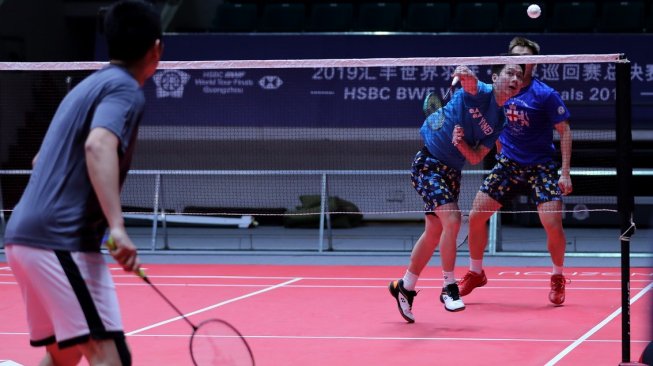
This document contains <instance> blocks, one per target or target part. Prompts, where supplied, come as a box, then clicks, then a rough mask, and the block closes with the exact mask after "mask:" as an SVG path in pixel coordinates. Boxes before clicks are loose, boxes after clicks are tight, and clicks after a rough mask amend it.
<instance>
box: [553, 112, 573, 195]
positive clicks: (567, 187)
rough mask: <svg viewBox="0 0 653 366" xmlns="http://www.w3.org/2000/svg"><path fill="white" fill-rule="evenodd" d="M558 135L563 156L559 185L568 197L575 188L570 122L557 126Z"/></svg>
mask: <svg viewBox="0 0 653 366" xmlns="http://www.w3.org/2000/svg"><path fill="white" fill-rule="evenodd" d="M555 129H556V131H558V135H560V153H561V155H562V174H561V175H560V180H559V181H558V185H559V186H560V189H561V190H562V194H564V195H568V194H570V193H571V192H572V190H573V186H572V183H571V175H570V170H571V141H572V137H571V135H572V134H571V128H570V127H569V122H568V121H563V122H560V123H558V124H556V125H555Z"/></svg>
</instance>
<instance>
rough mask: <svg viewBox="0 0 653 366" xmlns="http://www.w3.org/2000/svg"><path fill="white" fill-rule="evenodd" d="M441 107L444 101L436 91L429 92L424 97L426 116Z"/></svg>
mask: <svg viewBox="0 0 653 366" xmlns="http://www.w3.org/2000/svg"><path fill="white" fill-rule="evenodd" d="M440 108H442V101H441V100H440V98H439V97H438V95H437V94H436V93H435V92H433V93H428V94H427V95H426V97H425V98H424V102H423V103H422V111H423V112H424V116H425V117H428V116H430V115H432V114H433V113H435V111H437V110H438V109H440Z"/></svg>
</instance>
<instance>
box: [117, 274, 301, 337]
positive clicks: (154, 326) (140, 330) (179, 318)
mask: <svg viewBox="0 0 653 366" xmlns="http://www.w3.org/2000/svg"><path fill="white" fill-rule="evenodd" d="M301 279H302V278H294V279H292V280H290V281H286V282H284V283H280V284H277V285H274V286H271V287H267V288H264V289H262V290H259V291H255V292H251V293H249V294H246V295H243V296H238V297H235V298H233V299H229V300H226V301H223V302H220V303H217V304H214V305H211V306H208V307H205V308H203V309H199V310H196V311H193V312H190V313H186V314H184V315H185V316H187V317H188V316H192V315H195V314H200V313H203V312H205V311H208V310H212V309H215V308H217V307H220V306H223V305H227V304H230V303H232V302H235V301H239V300H242V299H246V298H248V297H252V296H255V295H259V294H262V293H264V292H268V291H271V290H274V289H277V288H279V287H284V286H286V285H289V284H291V283H294V282H297V281H300V280H301ZM157 286H158V285H157ZM161 301H163V299H162V300H161ZM181 319H182V318H181V317H180V316H177V317H174V318H171V319H168V320H164V321H162V322H158V323H156V324H152V325H149V326H147V327H144V328H141V329H136V330H133V331H131V332H129V333H125V334H126V335H133V334H138V333H140V332H144V331H146V330H148V329H152V328H156V327H159V326H161V325H164V324H168V323H172V322H174V321H177V320H181Z"/></svg>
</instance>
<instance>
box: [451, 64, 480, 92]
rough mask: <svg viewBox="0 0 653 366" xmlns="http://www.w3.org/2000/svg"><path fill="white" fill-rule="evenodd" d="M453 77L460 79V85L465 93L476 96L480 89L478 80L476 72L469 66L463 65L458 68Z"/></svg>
mask: <svg viewBox="0 0 653 366" xmlns="http://www.w3.org/2000/svg"><path fill="white" fill-rule="evenodd" d="M452 77H454V78H455V77H458V78H459V79H460V85H461V86H462V87H463V89H464V90H465V92H467V93H469V94H472V95H476V93H477V89H478V80H477V78H476V75H474V72H473V71H472V70H471V69H470V68H469V67H467V66H465V65H461V66H458V67H456V69H455V70H454V72H453V74H452Z"/></svg>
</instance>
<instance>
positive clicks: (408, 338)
mask: <svg viewBox="0 0 653 366" xmlns="http://www.w3.org/2000/svg"><path fill="white" fill-rule="evenodd" d="M133 336H134V337H162V338H168V337H169V338H187V337H188V334H137V335H133ZM243 336H244V337H245V338H252V339H254V338H258V339H288V340H297V339H299V340H354V341H355V340H360V341H455V342H544V343H567V342H573V341H574V340H573V339H541V338H463V337H369V336H293V335H248V334H244V335H243ZM587 342H588V343H621V339H596V340H588V341H587ZM633 342H634V343H646V344H648V343H649V342H650V341H647V340H637V341H633Z"/></svg>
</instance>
